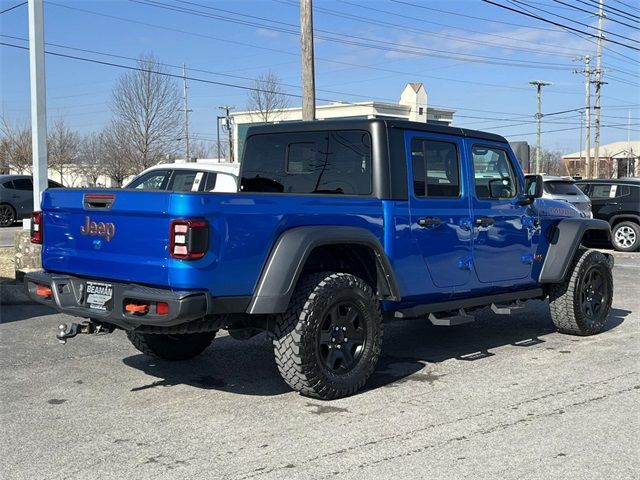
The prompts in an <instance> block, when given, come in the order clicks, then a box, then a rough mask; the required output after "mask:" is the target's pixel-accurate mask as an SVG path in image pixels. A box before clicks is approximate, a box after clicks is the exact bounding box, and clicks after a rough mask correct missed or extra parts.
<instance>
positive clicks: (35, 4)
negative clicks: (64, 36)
mask: <svg viewBox="0 0 640 480" xmlns="http://www.w3.org/2000/svg"><path fill="white" fill-rule="evenodd" d="M29 74H30V79H31V143H32V148H33V210H34V211H38V210H40V201H41V199H42V192H43V191H44V190H45V189H46V188H47V181H48V177H49V175H48V171H47V170H48V168H47V101H46V84H45V75H44V8H43V0H29Z"/></svg>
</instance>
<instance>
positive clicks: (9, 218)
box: [0, 203, 16, 227]
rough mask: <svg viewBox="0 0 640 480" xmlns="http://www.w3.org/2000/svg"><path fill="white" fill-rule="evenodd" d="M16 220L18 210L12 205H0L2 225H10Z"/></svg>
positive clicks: (0, 222) (0, 225)
mask: <svg viewBox="0 0 640 480" xmlns="http://www.w3.org/2000/svg"><path fill="white" fill-rule="evenodd" d="M15 222H16V212H15V210H14V209H13V207H12V206H11V205H7V204H6V203H5V204H2V205H0V227H10V226H11V225H13V224H14V223H15Z"/></svg>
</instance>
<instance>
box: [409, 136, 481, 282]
mask: <svg viewBox="0 0 640 480" xmlns="http://www.w3.org/2000/svg"><path fill="white" fill-rule="evenodd" d="M406 135H407V136H406V138H405V141H406V143H407V145H406V147H407V150H408V151H410V152H411V162H410V170H411V171H410V178H411V182H410V185H411V187H412V188H410V190H411V191H410V194H409V207H410V209H411V231H412V234H413V237H414V239H415V240H416V242H417V243H418V246H419V248H420V251H421V252H422V256H423V257H424V261H425V263H426V266H427V270H428V272H429V275H430V276H431V279H432V281H433V283H434V285H435V286H436V287H440V288H450V287H458V286H462V285H465V284H466V283H468V282H469V280H470V277H471V233H472V230H471V219H470V210H469V207H470V205H469V196H468V193H467V192H466V189H465V188H463V185H465V182H464V181H463V180H464V174H465V172H464V169H462V168H461V159H460V155H461V152H462V151H463V144H462V141H461V139H459V138H457V137H454V136H448V135H430V134H425V133H417V132H416V133H411V132H407V134H406Z"/></svg>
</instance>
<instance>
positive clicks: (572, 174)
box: [569, 110, 584, 176]
mask: <svg viewBox="0 0 640 480" xmlns="http://www.w3.org/2000/svg"><path fill="white" fill-rule="evenodd" d="M583 124H584V111H582V110H580V136H579V137H578V138H579V139H580V150H578V151H579V152H580V171H582V125H583ZM569 175H571V176H574V175H575V170H574V172H573V173H569Z"/></svg>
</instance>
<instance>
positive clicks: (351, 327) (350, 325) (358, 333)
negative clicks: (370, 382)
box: [318, 299, 367, 374]
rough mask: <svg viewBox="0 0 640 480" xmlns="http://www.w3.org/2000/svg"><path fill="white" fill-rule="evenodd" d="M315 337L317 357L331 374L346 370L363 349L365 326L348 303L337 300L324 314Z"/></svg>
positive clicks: (356, 308) (352, 306) (357, 312)
mask: <svg viewBox="0 0 640 480" xmlns="http://www.w3.org/2000/svg"><path fill="white" fill-rule="evenodd" d="M323 317H324V318H323V321H322V324H321V325H320V332H319V335H318V354H319V356H320V358H322V360H323V363H324V366H325V368H326V369H327V370H329V371H330V372H331V373H334V374H342V373H346V372H348V371H350V370H351V369H352V368H353V367H354V366H355V365H357V363H358V361H359V360H360V357H361V356H362V352H363V351H364V349H365V342H366V338H367V331H366V324H365V322H364V321H363V319H362V318H361V313H360V310H359V309H358V307H357V306H356V305H355V304H354V303H353V301H350V300H345V299H342V300H337V301H335V302H334V303H333V304H331V305H330V306H329V307H328V308H327V310H326V311H325V312H324V315H323Z"/></svg>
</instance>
